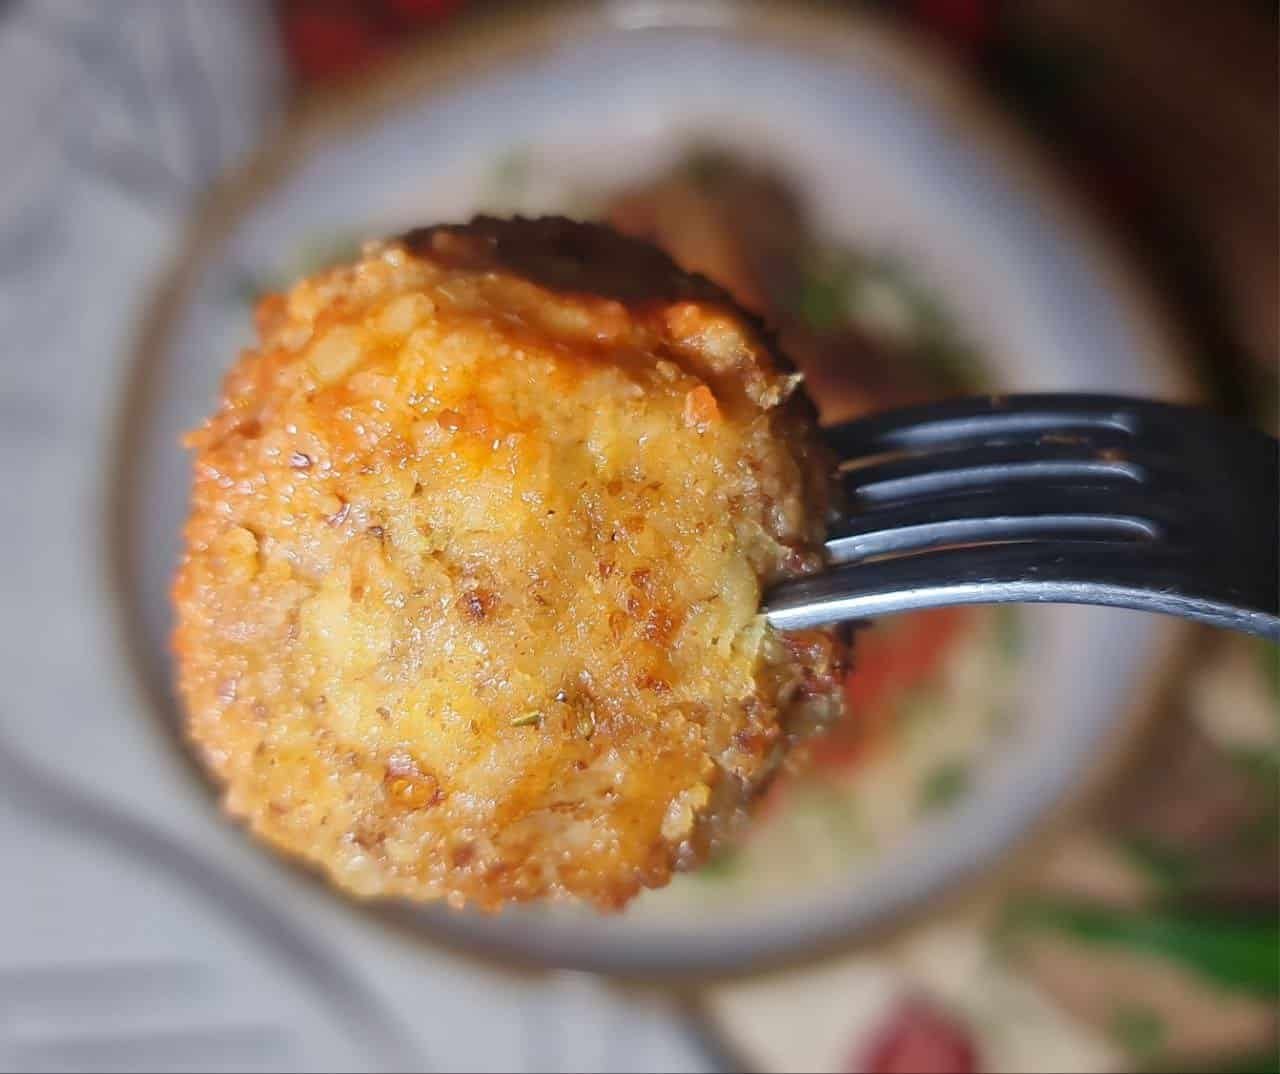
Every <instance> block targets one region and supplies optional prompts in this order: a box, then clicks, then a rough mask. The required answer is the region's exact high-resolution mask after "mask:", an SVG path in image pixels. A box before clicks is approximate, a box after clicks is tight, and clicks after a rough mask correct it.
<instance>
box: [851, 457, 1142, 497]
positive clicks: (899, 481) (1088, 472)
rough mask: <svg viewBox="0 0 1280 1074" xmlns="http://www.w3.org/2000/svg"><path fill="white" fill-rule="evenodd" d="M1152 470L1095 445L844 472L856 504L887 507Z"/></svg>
mask: <svg viewBox="0 0 1280 1074" xmlns="http://www.w3.org/2000/svg"><path fill="white" fill-rule="evenodd" d="M1146 472H1147V469H1146V466H1145V465H1144V464H1143V463H1141V462H1138V461H1136V460H1134V459H1132V458H1129V457H1127V456H1126V455H1124V454H1122V453H1121V452H1119V451H1118V450H1117V449H1115V448H1106V447H1094V446H1092V445H1091V444H1084V445H1081V444H1062V443H1039V444H1034V445H1030V446H1028V445H1003V444H1002V445H984V446H982V447H975V448H963V449H961V450H958V451H928V452H918V453H913V454H909V455H899V456H895V457H892V458H889V459H887V460H880V461H876V462H872V463H870V464H864V465H859V464H858V462H857V460H854V462H853V463H851V464H850V465H849V466H848V467H846V468H844V469H843V471H842V473H841V483H842V484H843V486H844V488H845V491H846V493H847V495H849V496H850V497H851V498H852V499H853V500H855V501H860V502H870V503H883V502H887V501H890V500H897V499H906V498H909V497H913V496H930V495H937V494H938V493H944V492H948V491H953V490H956V489H962V488H982V487H984V486H994V485H1006V484H1014V483H1023V482H1028V481H1035V482H1046V483H1048V482H1057V483H1067V482H1088V483H1096V482H1100V481H1106V482H1113V483H1114V482H1129V483H1133V484H1136V483H1138V482H1141V481H1142V480H1143V478H1144V476H1145V475H1146Z"/></svg>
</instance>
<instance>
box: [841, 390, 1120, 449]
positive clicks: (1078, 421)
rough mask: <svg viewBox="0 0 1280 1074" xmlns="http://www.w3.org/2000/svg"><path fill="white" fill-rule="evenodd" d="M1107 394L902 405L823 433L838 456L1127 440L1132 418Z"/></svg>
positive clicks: (1116, 400)
mask: <svg viewBox="0 0 1280 1074" xmlns="http://www.w3.org/2000/svg"><path fill="white" fill-rule="evenodd" d="M1127 402H1128V401H1127V400H1118V399H1117V398H1115V397H1111V396H1091V395H1023V396H998V395H993V396H979V397H977V398H966V399H953V400H947V401H945V402H942V403H929V404H924V405H921V406H916V407H904V408H902V409H899V410H893V411H889V412H887V413H882V414H874V415H871V416H869V417H865V418H857V419H855V420H853V421H850V422H846V423H844V424H842V425H833V426H828V427H827V428H826V429H825V430H824V436H825V437H826V439H827V441H828V443H830V444H831V446H832V447H833V448H834V449H835V450H836V451H837V452H838V454H839V455H840V457H841V458H843V459H853V458H857V457H859V456H863V455H881V454H889V453H893V452H900V451H920V450H924V449H929V448H935V447H939V446H946V445H950V446H965V445H977V444H982V443H992V442H999V441H1008V440H1020V441H1023V442H1032V443H1034V442H1035V441H1037V440H1039V439H1041V438H1043V437H1046V436H1053V435H1059V436H1062V435H1066V436H1072V435H1075V436H1078V437H1090V436H1093V437H1096V436H1098V435H1106V434H1110V438H1111V439H1112V440H1116V439H1119V440H1121V441H1125V440H1128V439H1129V438H1130V437H1131V436H1132V435H1133V433H1134V431H1135V429H1136V427H1137V424H1138V419H1137V418H1136V417H1135V414H1134V413H1132V412H1131V411H1130V410H1129V409H1128V408H1127V407H1125V406H1123V405H1119V404H1123V403H1127Z"/></svg>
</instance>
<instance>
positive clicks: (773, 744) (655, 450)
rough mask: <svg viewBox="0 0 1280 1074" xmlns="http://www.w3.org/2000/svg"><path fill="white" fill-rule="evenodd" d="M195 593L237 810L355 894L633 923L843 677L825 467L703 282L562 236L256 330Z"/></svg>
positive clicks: (188, 658) (202, 453)
mask: <svg viewBox="0 0 1280 1074" xmlns="http://www.w3.org/2000/svg"><path fill="white" fill-rule="evenodd" d="M258 324H259V332H260V337H261V338H260V343H259V345H258V346H257V348H255V349H253V350H250V351H248V352H246V353H245V355H244V356H243V357H242V358H241V360H240V362H239V363H238V364H237V365H236V366H235V368H234V369H233V370H232V371H231V373H230V374H229V375H228V377H227V381H226V385H225V390H224V395H223V400H222V404H221V407H220V408H219V411H218V412H217V414H215V415H214V416H213V417H212V418H211V419H210V420H209V421H208V422H207V423H206V424H205V425H204V426H203V427H202V428H201V429H200V430H198V431H197V432H195V433H194V434H192V436H191V437H190V444H191V446H192V447H193V448H194V450H195V488H194V495H193V507H192V512H191V517H190V519H189V522H188V525H187V529H186V542H187V543H186V553H185V556H184V559H183V562H182V565H181V568H180V570H179V574H178V577H177V580H176V582H175V586H174V599H175V604H176V608H177V613H178V627H177V630H176V633H175V647H176V651H177V654H178V662H179V683H180V688H181V692H182V695H183V697H184V699H185V701H186V705H187V709H188V713H189V717H190V720H189V727H190V732H191V735H192V737H193V738H194V740H195V741H196V742H197V743H198V744H199V746H200V748H201V750H202V753H203V755H204V757H205V759H206V761H207V763H208V764H209V766H210V768H211V769H212V770H213V771H214V772H215V773H216V774H217V775H218V776H219V778H220V779H221V780H222V781H223V782H224V783H225V785H226V803H227V806H228V808H229V809H230V810H231V811H232V812H233V813H235V814H237V815H239V816H242V817H244V818H246V819H247V821H248V823H249V824H250V825H251V826H252V828H253V829H254V830H255V831H256V832H258V833H259V834H261V835H263V836H264V837H266V838H267V839H268V840H270V841H271V842H272V843H274V844H276V845H277V846H280V847H282V848H284V849H286V850H288V851H290V852H292V853H295V854H298V855H300V856H302V857H304V858H307V859H309V860H311V861H313V862H315V863H317V864H319V865H321V866H323V867H324V868H325V869H327V870H328V871H329V873H330V874H331V875H332V876H333V878H334V880H335V881H336V882H337V883H338V884H340V885H341V886H343V887H345V888H347V889H349V890H351V891H354V892H356V893H358V894H396V895H404V896H410V897H415V898H437V897H448V898H450V900H451V901H453V902H455V903H460V902H465V901H474V902H476V903H478V904H480V905H483V906H489V907H493V906H498V905H500V904H501V903H503V902H505V901H508V900H525V899H532V898H539V897H544V896H554V895H571V896H577V897H580V898H584V899H587V900H590V901H592V902H594V903H596V904H598V905H601V906H619V905H622V904H623V903H624V902H626V900H627V899H629V898H630V897H631V896H632V895H634V894H635V893H636V891H637V890H638V889H639V888H640V887H642V886H655V885H660V884H662V883H665V882H666V880H667V879H668V878H669V876H670V873H671V870H672V869H673V868H676V867H680V866H686V865H689V864H692V863H693V862H695V861H696V860H698V859H699V858H700V857H701V856H702V855H703V854H704V853H705V852H706V850H707V846H708V844H709V842H711V841H712V840H713V839H714V838H715V837H716V835H717V833H718V831H719V830H720V828H721V826H722V825H723V824H724V823H726V822H727V821H729V820H731V819H732V818H733V817H734V816H735V815H736V814H737V813H738V812H739V811H740V810H741V808H742V806H743V803H744V802H745V801H746V800H747V799H748V798H749V797H750V796H751V794H752V793H753V792H754V791H755V790H756V789H758V787H759V785H760V783H761V781H762V780H764V779H765V778H766V777H767V775H768V773H769V772H770V771H771V770H772V768H773V767H774V765H775V763H776V760H777V757H778V755H779V752H780V748H781V746H782V745H783V744H784V743H785V741H786V739H787V736H788V735H789V734H790V733H791V732H793V731H794V730H795V729H796V727H797V726H798V724H799V722H800V720H801V718H802V717H809V716H813V715H814V714H817V715H818V716H819V717H821V716H823V715H826V714H829V712H830V711H831V710H832V709H833V708H834V707H835V706H837V705H838V699H839V689H838V685H839V669H840V666H841V662H842V659H843V650H842V648H841V646H840V645H839V644H838V643H836V642H835V641H834V640H833V639H832V638H831V637H829V636H826V635H822V634H813V635H811V636H809V637H807V638H803V639H787V641H786V642H785V643H784V641H783V639H780V638H778V637H776V636H774V635H773V634H772V632H771V631H770V630H769V629H768V628H767V627H766V625H765V624H764V622H763V620H762V618H761V617H760V616H759V614H758V606H759V599H760V594H761V590H762V587H763V586H764V585H766V584H768V583H769V582H772V581H774V580H776V579H778V578H781V577H784V576H786V575H789V574H794V573H796V572H800V571H804V570H808V569H812V568H813V567H814V566H816V565H817V563H818V562H819V550H820V547H821V540H822V536H823V532H822V531H823V522H824V512H825V509H826V487H827V469H826V460H825V458H824V457H823V456H822V454H821V453H820V452H819V451H818V449H817V448H816V446H815V442H814V440H813V438H812V430H811V425H810V415H809V413H808V410H807V405H806V404H805V403H804V402H803V401H802V400H801V397H800V395H799V394H798V393H796V392H795V391H794V388H795V381H794V378H793V377H792V376H791V375H790V374H789V373H788V372H787V371H786V370H785V368H784V367H782V365H781V364H780V362H779V360H778V358H777V355H776V354H775V353H774V352H773V351H772V349H771V348H770V346H769V345H768V343H767V341H766V340H765V339H764V338H763V336H762V335H761V333H760V332H759V329H758V326H757V325H755V324H754V323H753V322H752V321H751V320H750V319H748V318H746V317H745V316H744V315H743V314H742V313H741V312H740V311H738V310H737V309H736V308H735V307H734V306H733V305H732V303H731V302H730V301H729V300H728V299H727V298H725V296H724V294H723V292H720V291H719V290H718V289H717V288H715V287H714V286H713V285H711V284H710V283H708V282H707V281H705V280H701V279H698V278H695V277H690V276H687V275H685V274H683V273H680V272H679V271H678V270H677V269H676V268H675V266H674V265H673V264H672V263H671V262H670V261H669V260H667V259H666V258H665V257H664V256H663V255H661V254H659V253H657V251H655V250H653V249H652V248H651V247H648V246H645V245H643V244H640V243H636V242H633V241H631V240H624V239H621V238H619V237H618V236H616V235H614V234H613V233H611V232H608V231H607V230H605V229H603V228H598V227H592V226H588V225H579V224H572V223H570V222H568V221H563V220H553V221H517V222H504V221H493V220H479V221H476V222H475V223H473V224H472V225H470V226H468V227H465V228H437V229H428V230H423V231H417V232H413V233H411V234H410V235H408V236H406V237H405V238H404V239H403V240H401V241H399V242H393V243H388V244H379V245H374V246H371V247H369V248H368V249H367V250H366V252H365V254H364V256H363V257H362V258H361V259H360V260H359V261H358V262H356V263H355V264H354V265H350V266H346V267H343V268H339V269H335V270H332V271H330V272H327V273H324V274H321V275H319V276H317V277H314V278H312V279H310V280H305V281H303V282H302V283H300V284H298V285H297V286H296V287H295V288H293V290H291V291H290V292H289V294H288V295H286V296H274V297H271V298H268V299H266V300H264V301H263V303H262V304H261V305H260V307H259V310H258Z"/></svg>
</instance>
